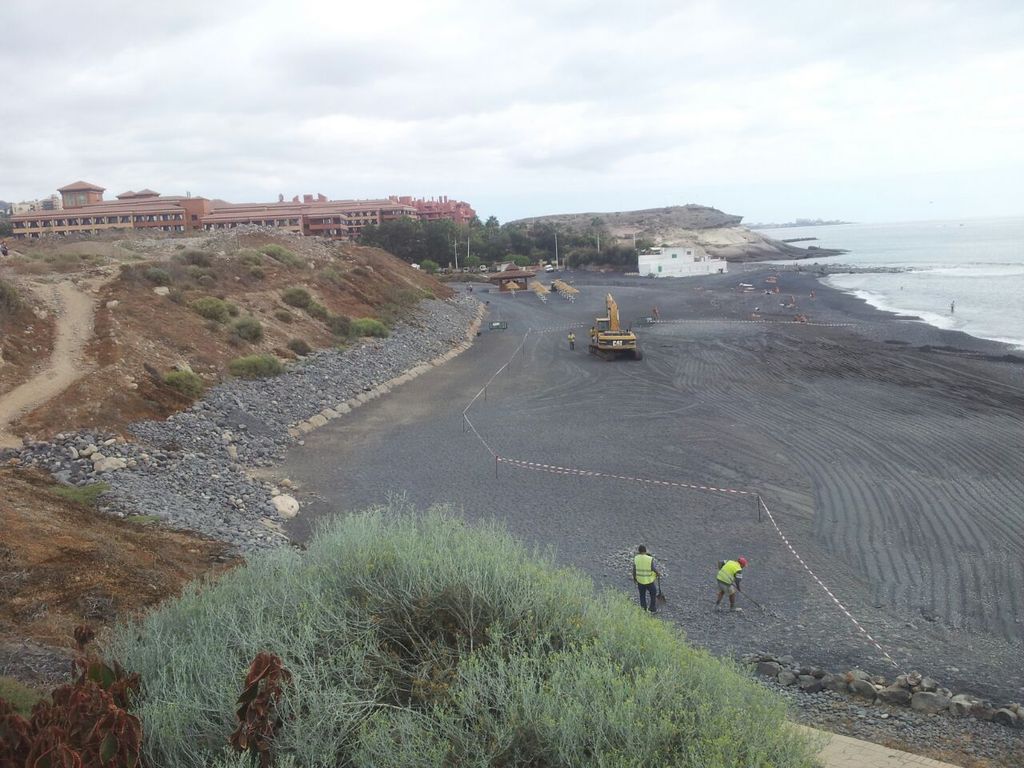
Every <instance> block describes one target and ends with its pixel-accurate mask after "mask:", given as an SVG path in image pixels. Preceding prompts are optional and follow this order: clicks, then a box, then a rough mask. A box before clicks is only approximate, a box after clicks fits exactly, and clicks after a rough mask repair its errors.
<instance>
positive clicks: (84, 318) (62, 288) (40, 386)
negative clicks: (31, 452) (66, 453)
mask: <svg viewBox="0 0 1024 768" xmlns="http://www.w3.org/2000/svg"><path fill="white" fill-rule="evenodd" d="M33 290H34V291H35V293H37V294H38V295H39V296H40V298H42V299H43V301H44V302H45V303H47V304H49V305H50V306H51V307H53V308H54V310H55V311H56V312H57V338H56V342H55V344H54V348H53V354H52V355H51V356H50V359H49V361H48V362H47V364H46V367H45V368H44V369H43V370H41V371H40V372H39V373H37V374H36V375H35V376H33V377H32V378H31V379H29V380H28V381H26V382H24V383H23V384H21V385H20V386H18V387H15V388H14V389H12V390H11V391H10V392H6V393H4V394H3V395H0V447H5V448H7V447H18V446H20V445H21V438H20V437H18V436H17V435H15V434H13V433H12V432H10V431H9V429H10V426H11V424H13V423H14V422H15V421H17V419H18V418H20V417H21V416H23V415H24V414H25V413H28V412H29V411H31V410H32V409H34V408H37V407H39V406H40V405H43V404H45V403H46V402H48V401H49V400H50V399H52V398H54V397H56V396H57V395H59V394H60V393H61V392H63V391H64V390H65V389H67V388H68V387H69V386H71V384H73V383H74V382H75V381H77V380H78V379H79V378H81V377H82V376H84V375H85V374H86V373H88V371H89V367H88V365H87V364H86V361H85V354H84V353H85V345H86V344H87V343H88V341H89V339H90V338H92V333H93V315H94V313H95V304H94V300H93V298H92V297H91V296H89V295H88V294H87V293H85V292H83V291H82V290H81V289H79V288H78V287H77V286H76V285H75V284H74V283H73V282H71V281H70V280H64V281H62V282H59V283H56V284H52V285H47V286H40V285H36V286H34V287H33Z"/></svg>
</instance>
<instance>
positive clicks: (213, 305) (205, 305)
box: [192, 296, 231, 323]
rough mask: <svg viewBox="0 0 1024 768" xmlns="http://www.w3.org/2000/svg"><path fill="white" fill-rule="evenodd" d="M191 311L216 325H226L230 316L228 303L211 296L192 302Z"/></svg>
mask: <svg viewBox="0 0 1024 768" xmlns="http://www.w3.org/2000/svg"><path fill="white" fill-rule="evenodd" d="M192 311H194V312H195V313H196V314H197V315H199V316H200V317H205V318H206V319H207V320H213V321H214V322H216V323H226V322H227V321H228V318H229V317H230V316H231V313H230V309H229V307H228V303H227V302H226V301H221V300H220V299H216V298H214V297H213V296H203V297H201V298H198V299H196V300H195V301H193V302H192Z"/></svg>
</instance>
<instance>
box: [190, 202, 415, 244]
mask: <svg viewBox="0 0 1024 768" xmlns="http://www.w3.org/2000/svg"><path fill="white" fill-rule="evenodd" d="M405 216H408V217H410V218H416V209H415V208H413V207H412V206H408V205H401V204H400V203H396V202H394V201H393V200H328V199H327V198H326V197H324V196H323V195H317V196H316V198H315V199H314V197H313V195H303V201H302V202H301V203H300V202H299V199H298V197H294V198H292V202H290V203H283V202H278V203H218V204H217V206H216V207H215V208H213V209H212V210H211V211H210V212H209V213H208V214H206V215H205V216H204V217H203V219H202V225H203V229H207V230H215V229H233V228H234V227H237V226H239V225H245V224H253V225H257V226H262V227H278V228H281V229H287V230H288V231H290V232H298V233H301V234H303V235H319V236H321V237H332V238H335V239H339V240H355V239H356V238H358V237H359V234H360V233H361V232H362V231H363V227H365V226H367V225H368V224H381V223H382V222H385V221H394V220H395V219H401V218H403V217H405Z"/></svg>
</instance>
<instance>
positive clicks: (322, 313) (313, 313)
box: [306, 301, 331, 322]
mask: <svg viewBox="0 0 1024 768" xmlns="http://www.w3.org/2000/svg"><path fill="white" fill-rule="evenodd" d="M306 312H307V313H308V314H309V316H310V317H315V318H316V319H317V320H323V321H324V322H327V319H328V318H329V317H330V316H331V313H330V312H328V311H327V307H325V306H324V305H323V304H321V303H320V302H318V301H311V302H310V303H309V306H307V307H306Z"/></svg>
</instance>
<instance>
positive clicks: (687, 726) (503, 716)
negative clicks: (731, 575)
mask: <svg viewBox="0 0 1024 768" xmlns="http://www.w3.org/2000/svg"><path fill="white" fill-rule="evenodd" d="M264 650H266V651H270V652H272V653H276V654H278V655H279V656H280V657H281V658H282V659H283V660H284V664H285V666H286V667H287V668H288V670H289V671H290V672H291V673H292V676H293V677H292V682H291V683H290V684H289V685H288V686H287V688H286V696H285V701H284V704H283V712H282V713H281V714H282V715H283V717H284V718H285V720H284V725H283V727H282V729H281V731H280V732H279V733H278V736H277V739H276V741H275V751H276V754H277V756H278V759H280V760H285V761H287V762H288V763H289V764H291V765H293V766H295V768H299V767H300V766H301V767H305V766H325V767H326V766H360V767H365V768H369V766H382V765H387V766H397V767H404V768H413V767H414V766H416V767H420V766H422V767H423V768H426V767H427V766H441V765H458V766H479V767H480V768H483V767H484V766H494V765H501V766H505V765H509V766H511V765H531V766H552V767H553V766H591V765H593V766H623V767H625V766H630V768H633V767H634V766H636V765H657V766H659V768H662V767H667V766H694V767H696V766H702V767H704V766H736V767H737V768H738V767H739V766H787V767H795V768H800V767H802V766H811V765H814V764H815V763H814V760H813V758H812V754H813V752H814V750H813V748H812V746H811V745H809V744H808V743H807V741H806V739H804V738H803V737H801V736H799V735H798V734H797V733H796V732H795V731H793V730H792V729H789V728H786V727H784V726H783V721H784V718H785V709H784V707H783V705H782V704H781V703H780V701H779V700H778V699H777V698H776V697H775V696H774V695H773V694H771V693H770V692H768V691H767V690H765V689H763V688H761V687H759V686H758V685H756V684H754V683H753V682H752V681H750V680H749V678H748V677H746V676H745V675H744V674H742V673H741V672H739V671H738V670H736V669H735V668H733V667H732V666H731V665H729V664H725V663H722V662H719V661H717V660H715V659H714V658H712V657H711V656H709V655H708V654H706V653H705V652H702V651H697V650H694V649H693V648H690V647H689V646H687V645H686V643H685V641H684V638H683V636H682V633H681V632H680V631H679V630H678V629H676V628H674V627H673V626H671V625H669V624H666V623H663V622H660V621H658V620H657V619H654V618H651V617H649V616H648V615H646V614H644V613H642V612H640V610H639V609H638V608H637V607H636V606H635V605H633V604H632V603H631V602H629V601H628V600H627V599H626V598H625V597H623V596H622V595H620V594H613V593H605V594H601V595H595V594H594V588H593V585H592V584H591V583H590V582H589V580H587V579H586V578H585V577H583V576H582V575H580V574H579V573H577V572H574V571H569V570H566V569H564V568H560V567H558V566H557V565H556V562H555V559H554V558H553V556H552V555H550V554H545V553H540V552H536V551H533V552H531V551H529V550H527V549H526V548H525V547H523V546H522V545H521V544H520V543H519V542H517V541H516V540H515V539H513V538H512V537H511V536H510V535H509V534H508V533H506V532H505V531H504V530H502V529H501V528H499V527H497V526H495V525H479V526H470V525H468V524H466V523H464V522H462V521H461V520H460V519H458V518H456V517H454V516H453V515H452V514H451V513H450V512H449V511H447V510H445V509H434V510H431V511H429V512H426V513H423V514H417V513H416V512H414V511H413V510H410V509H408V508H406V507H405V505H404V504H403V503H402V502H401V501H394V502H392V503H390V504H389V505H388V506H387V507H383V508H378V509H373V510H369V511H367V512H365V513H363V514H359V515H354V516H350V517H346V518H342V519H337V520H334V521H332V522H330V523H329V524H326V525H324V526H323V527H322V528H321V529H320V531H319V532H318V534H317V535H316V537H315V538H314V539H313V541H312V542H311V543H310V545H309V548H308V550H307V551H306V552H305V553H299V552H295V551H292V550H280V551H276V552H273V553H270V554H266V555H260V556H255V557H253V559H252V560H251V561H250V562H249V564H248V565H247V566H245V567H244V568H239V569H236V570H235V571H232V572H230V573H228V574H226V575H225V576H223V577H221V578H220V579H219V580H218V581H217V582H216V583H214V584H207V585H202V586H194V587H192V588H191V589H190V590H189V591H187V592H186V594H185V595H183V596H182V597H181V598H180V599H178V600H176V601H173V602H171V603H169V604H166V605H164V606H163V607H162V608H160V609H159V610H157V611H156V612H154V613H152V614H150V615H149V616H148V617H146V618H145V619H144V620H143V621H142V622H141V623H139V624H135V625H126V626H122V627H121V628H120V629H119V631H118V632H117V633H116V636H115V638H114V639H113V641H112V643H111V644H110V647H109V649H108V651H109V654H110V656H111V657H112V658H115V659H118V660H119V661H121V662H122V663H123V664H124V665H125V666H126V668H127V669H129V670H131V671H137V672H140V673H141V675H142V685H143V691H142V695H141V700H140V701H139V702H138V706H137V709H136V711H137V712H138V714H139V715H140V717H141V718H142V722H143V727H144V731H145V749H146V756H147V759H148V761H149V763H150V764H151V765H155V766H160V767H161V768H185V767H186V766H188V767H189V768H193V767H194V768H198V767H199V766H209V765H211V764H218V765H225V766H226V765H227V763H228V762H229V761H227V760H225V759H224V757H223V748H224V744H225V743H226V739H227V737H228V734H229V733H230V732H231V730H232V728H233V726H234V717H233V713H234V709H235V701H236V699H237V697H238V694H239V692H240V690H241V685H242V681H243V679H244V677H245V673H246V670H247V668H248V666H249V663H250V662H251V660H252V659H253V657H254V656H255V655H256V654H257V653H258V652H260V651H264Z"/></svg>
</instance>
